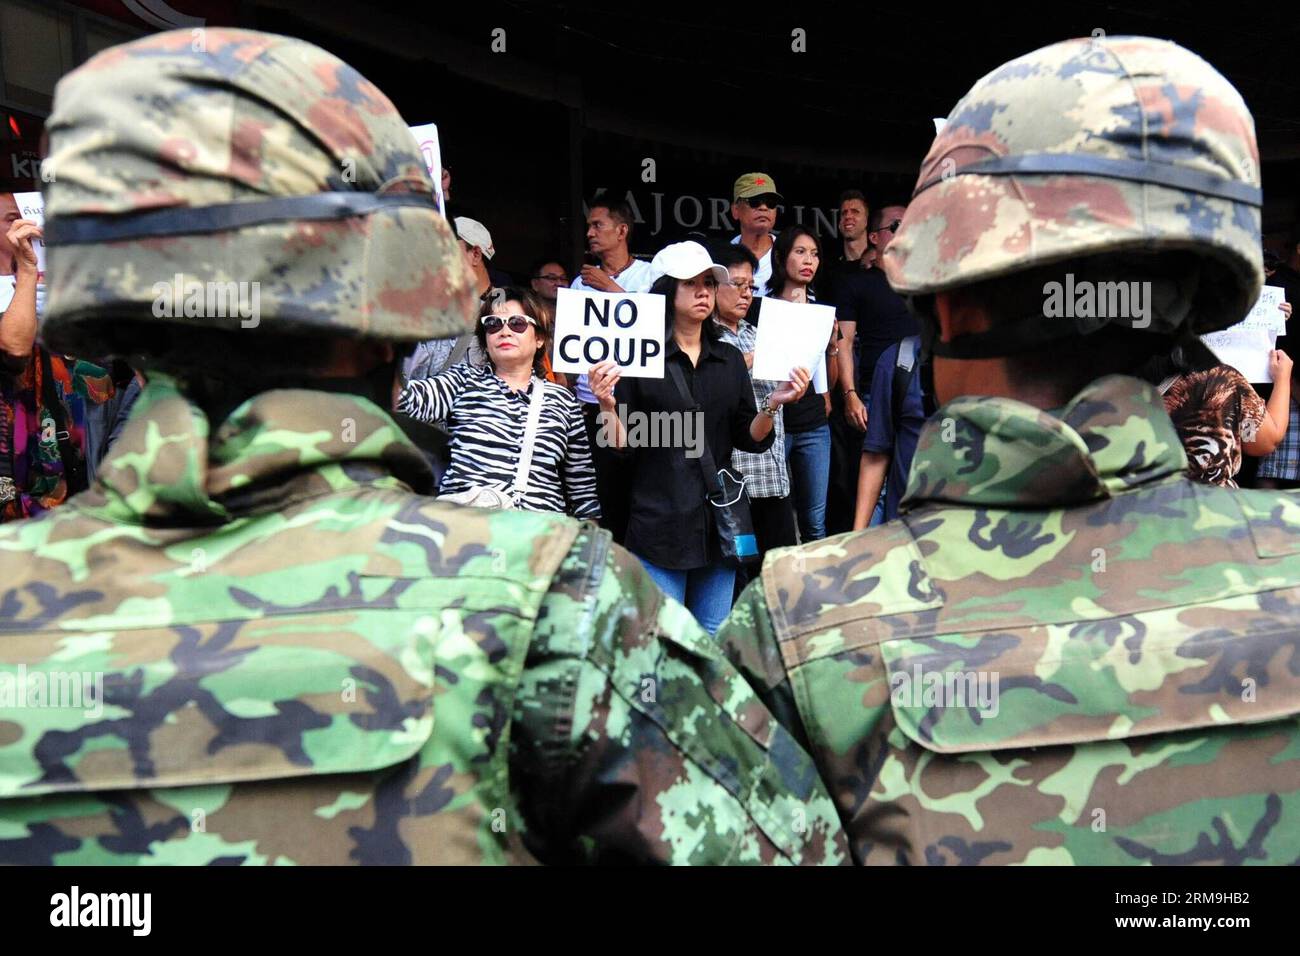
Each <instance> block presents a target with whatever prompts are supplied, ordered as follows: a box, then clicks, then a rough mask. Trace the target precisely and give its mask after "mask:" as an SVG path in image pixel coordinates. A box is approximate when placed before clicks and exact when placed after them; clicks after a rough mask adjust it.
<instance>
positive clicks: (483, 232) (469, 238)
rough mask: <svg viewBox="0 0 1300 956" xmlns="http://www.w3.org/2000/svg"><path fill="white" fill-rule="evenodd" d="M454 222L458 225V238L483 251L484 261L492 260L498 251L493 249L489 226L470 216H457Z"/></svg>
mask: <svg viewBox="0 0 1300 956" xmlns="http://www.w3.org/2000/svg"><path fill="white" fill-rule="evenodd" d="M453 222H455V224H456V236H457V238H459V239H464V240H465V241H466V242H468V243H469V244H470V245H471V246H478V247H479V248H480V249H482V250H483V258H484V259H491V258H492V257H493V256H494V255H496V249H494V248H493V247H492V233H490V232H488V231H487V226H485V225H483V223H481V222H479V221H478V220H477V219H470V218H469V217H468V216H457V217H456V218H455V219H454V220H453Z"/></svg>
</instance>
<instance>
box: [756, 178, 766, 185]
mask: <svg viewBox="0 0 1300 956" xmlns="http://www.w3.org/2000/svg"><path fill="white" fill-rule="evenodd" d="M765 182H767V180H766V179H755V180H754V185H755V186H761V185H763V184H764V183H765Z"/></svg>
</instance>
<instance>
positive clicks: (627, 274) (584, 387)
mask: <svg viewBox="0 0 1300 956" xmlns="http://www.w3.org/2000/svg"><path fill="white" fill-rule="evenodd" d="M612 278H613V279H614V281H615V282H616V283H618V285H619V287H620V288H622V290H623V291H624V292H649V291H650V287H651V286H652V285H654V284H655V283H654V279H655V277H654V273H653V272H652V271H651V270H650V263H648V262H646V261H645V260H644V259H633V260H632V264H631V265H629V266H626V267H624V269H623V271H622V272H620V273H619V274H618V275H616V276H613V277H612ZM569 288H570V289H578V290H579V291H582V292H600V291H601V290H600V289H595V288H592V287H591V286H589V285H587V283H585V282H583V281H582V273H581V272H580V273H578V277H577V278H576V279H574V280H573V281H572V282H571V283H569ZM574 392H575V393H576V394H577V396H578V401H580V402H586V403H587V404H588V405H595V404H596V393H595V392H593V391H592V390H591V386H589V385H588V384H587V376H586V375H579V376H578V383H577V385H576V386H575V387H574Z"/></svg>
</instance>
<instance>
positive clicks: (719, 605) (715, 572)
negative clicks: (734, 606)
mask: <svg viewBox="0 0 1300 956" xmlns="http://www.w3.org/2000/svg"><path fill="white" fill-rule="evenodd" d="M637 557H638V559H639V560H640V561H641V563H642V564H643V565H645V569H646V573H648V574H649V575H650V577H651V579H652V580H653V581H654V583H655V584H657V585H659V589H660V590H661V591H663V592H664V594H667V595H668V596H669V597H670V598H672V599H673V600H675V601H676V602H677V603H678V604H684V605H686V610H688V611H690V612H691V613H692V614H694V615H695V620H697V621H699V622H700V626H701V627H703V628H704V629H705V630H706V631H708V632H709V633H710V634H716V633H717V632H718V628H719V627H721V626H722V622H723V621H725V620H726V619H727V614H728V613H730V611H731V598H732V594H733V592H734V591H735V588H736V569H735V568H729V567H726V566H724V565H720V564H706V565H705V566H704V567H702V568H691V569H690V570H689V571H673V570H670V569H668V568H661V567H659V565H657V564H651V563H650V562H649V561H647V560H646V559H645V558H642V557H641V556H640V555H638V556H637Z"/></svg>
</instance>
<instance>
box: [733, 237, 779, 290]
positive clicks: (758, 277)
mask: <svg viewBox="0 0 1300 956" xmlns="http://www.w3.org/2000/svg"><path fill="white" fill-rule="evenodd" d="M768 235H769V236H771V237H772V242H773V243H774V244H775V242H776V233H774V232H769V233H768ZM731 244H732V245H733V246H738V245H740V236H736V238H734V239H732V240H731ZM771 281H772V247H771V246H768V249H767V252H765V253H763V256H762V258H760V259H759V260H758V268H757V269H755V270H754V298H756V299H757V298H758V297H759V296H763V295H767V284H768V283H769V282H771Z"/></svg>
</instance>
